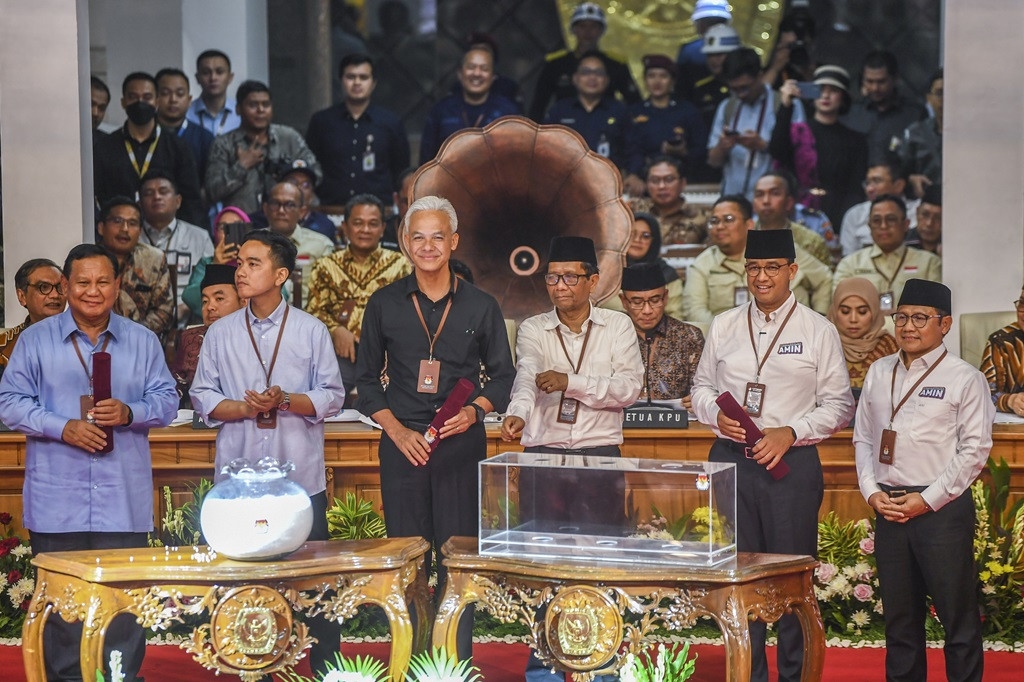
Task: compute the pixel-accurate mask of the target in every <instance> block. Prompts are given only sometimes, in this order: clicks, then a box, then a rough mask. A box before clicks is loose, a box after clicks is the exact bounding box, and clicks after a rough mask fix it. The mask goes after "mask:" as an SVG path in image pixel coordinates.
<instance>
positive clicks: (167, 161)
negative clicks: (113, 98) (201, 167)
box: [93, 71, 207, 225]
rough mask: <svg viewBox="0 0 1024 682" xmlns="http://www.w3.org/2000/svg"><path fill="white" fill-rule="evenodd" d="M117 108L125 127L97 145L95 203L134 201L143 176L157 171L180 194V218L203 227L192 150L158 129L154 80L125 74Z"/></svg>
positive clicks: (173, 135)
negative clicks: (121, 110) (123, 116)
mask: <svg viewBox="0 0 1024 682" xmlns="http://www.w3.org/2000/svg"><path fill="white" fill-rule="evenodd" d="M121 106H122V107H124V110H125V113H126V114H127V115H128V120H127V121H125V124H124V126H122V127H121V129H120V130H115V131H114V132H112V133H110V135H107V136H102V137H98V138H97V139H96V141H95V148H94V150H93V185H94V189H95V194H96V202H97V203H98V204H99V205H103V204H105V203H106V202H107V201H108V200H109V199H112V198H114V197H116V196H126V197H135V196H136V195H137V194H138V191H139V186H140V185H141V184H142V176H143V175H145V174H146V173H148V172H149V171H156V170H159V171H162V172H163V173H165V174H167V176H168V177H170V178H172V179H173V181H174V184H175V186H176V187H177V188H178V190H179V192H180V193H181V208H180V209H178V217H179V218H181V219H182V220H185V221H187V222H190V223H192V224H193V225H205V224H206V223H207V219H206V214H205V211H204V210H203V201H202V198H201V197H200V195H199V172H198V170H196V161H195V159H194V158H193V156H192V152H191V150H190V149H189V148H188V145H187V144H185V142H184V141H183V140H182V139H181V138H179V137H177V136H176V135H175V134H174V133H171V132H167V131H165V130H164V129H163V128H161V127H160V126H159V125H157V121H156V80H154V79H153V77H152V76H151V75H149V74H148V73H142V72H141V71H136V72H135V73H130V74H128V75H127V76H125V79H124V82H123V83H122V84H121Z"/></svg>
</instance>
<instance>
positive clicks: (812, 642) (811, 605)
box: [793, 571, 825, 682]
mask: <svg viewBox="0 0 1024 682" xmlns="http://www.w3.org/2000/svg"><path fill="white" fill-rule="evenodd" d="M811 575H812V574H811V572H810V571H808V572H806V573H804V574H803V575H802V576H801V584H802V585H803V599H802V600H801V601H800V602H798V603H796V604H794V605H793V612H794V613H795V614H796V617H797V619H798V620H799V621H800V627H801V629H802V630H803V633H804V668H803V673H802V674H801V676H800V680H801V682H818V681H819V680H821V675H822V672H823V670H824V668H825V626H824V624H823V623H822V621H821V611H820V610H819V609H818V600H817V598H816V597H815V596H814V584H813V582H812V578H811Z"/></svg>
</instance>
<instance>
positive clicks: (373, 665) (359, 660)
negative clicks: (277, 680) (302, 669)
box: [281, 653, 389, 682]
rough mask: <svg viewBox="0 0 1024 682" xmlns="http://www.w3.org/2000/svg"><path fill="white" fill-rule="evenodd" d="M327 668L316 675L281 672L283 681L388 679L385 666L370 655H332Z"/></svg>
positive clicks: (377, 681) (369, 681)
mask: <svg viewBox="0 0 1024 682" xmlns="http://www.w3.org/2000/svg"><path fill="white" fill-rule="evenodd" d="M327 665H328V668H329V670H328V671H327V672H325V673H323V674H320V675H317V676H316V677H303V676H302V675H299V674H298V673H297V672H295V671H294V670H288V671H286V672H284V673H282V674H281V679H282V680H284V682H384V681H385V680H387V679H389V676H388V670H387V667H386V666H385V665H384V664H383V663H381V662H380V661H378V660H377V659H376V658H373V657H372V656H366V657H365V658H364V657H362V656H356V657H355V658H351V659H349V658H345V657H344V656H342V655H341V654H340V653H337V654H335V655H334V662H333V663H328V664H327Z"/></svg>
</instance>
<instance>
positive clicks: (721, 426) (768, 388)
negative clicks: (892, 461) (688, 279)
mask: <svg viewBox="0 0 1024 682" xmlns="http://www.w3.org/2000/svg"><path fill="white" fill-rule="evenodd" d="M744 255H745V257H746V263H745V264H744V267H745V270H746V275H747V286H748V288H749V290H750V297H751V300H750V302H749V303H748V304H746V305H742V306H739V307H736V308H733V309H732V310H729V311H726V312H724V313H722V314H721V315H719V316H718V317H716V318H715V319H714V321H712V323H711V327H710V329H709V330H708V334H707V339H706V343H705V345H704V352H703V354H702V355H701V359H700V363H699V364H698V365H697V375H696V377H695V378H694V383H693V391H692V393H691V395H692V399H693V411H694V413H695V414H696V415H697V418H698V419H699V420H700V422H701V423H703V424H708V425H709V426H710V427H711V429H712V430H713V431H714V432H715V434H716V435H717V436H718V439H717V440H716V441H715V442H714V444H713V445H712V446H711V453H710V455H709V456H708V459H709V460H710V461H712V462H725V463H731V464H735V465H736V494H737V498H736V531H737V532H736V538H737V548H738V549H739V551H741V552H777V553H780V554H809V555H812V556H813V555H815V554H816V553H817V544H818V508H819V507H820V506H821V502H822V499H823V497H824V479H823V477H822V470H821V461H820V460H819V459H818V450H817V447H816V444H817V443H818V442H820V441H822V440H824V439H826V438H828V437H829V436H831V435H832V434H834V433H835V432H836V431H838V430H839V429H841V428H843V427H845V426H846V425H847V424H848V423H849V422H850V418H851V417H852V416H853V412H854V401H853V395H852V394H851V393H850V377H849V374H848V373H847V371H846V363H845V360H844V358H843V349H842V345H841V344H840V341H839V333H838V332H837V331H836V328H835V327H834V326H832V324H831V323H829V322H828V321H827V320H826V319H825V318H823V317H822V316H821V315H818V314H817V313H815V312H814V311H813V310H811V309H810V308H808V307H806V306H804V305H803V304H801V303H799V302H798V301H797V300H796V297H795V296H794V295H793V293H792V292H791V291H790V288H789V286H790V282H791V281H792V280H793V279H794V278H795V277H796V276H797V273H798V271H799V269H800V268H799V266H798V265H797V263H796V262H795V260H796V249H795V246H794V244H793V233H792V232H790V231H789V230H767V231H758V232H750V233H749V234H748V235H747V244H746V251H745V254H744ZM726 391H728V392H729V393H731V394H732V396H733V397H734V398H735V400H736V402H738V403H739V404H740V405H743V406H745V408H746V412H747V414H748V415H749V417H750V418H751V419H752V420H753V422H754V423H755V424H756V425H757V427H758V428H759V429H760V430H761V431H762V432H763V434H764V436H763V438H761V439H760V440H758V441H757V442H756V443H755V444H754V445H753V446H751V447H746V442H747V434H746V432H745V431H744V429H743V427H742V426H741V425H740V422H739V421H738V420H737V419H735V418H732V417H730V416H727V415H726V414H725V412H723V411H722V410H721V409H719V406H718V404H717V403H716V400H717V399H718V397H719V395H720V394H722V393H725V392H726ZM751 440H753V439H751ZM778 634H779V646H778V670H779V679H780V680H796V679H799V678H800V671H801V668H802V666H803V638H802V635H801V628H800V625H799V622H798V621H797V620H796V617H795V616H793V615H792V614H790V615H786V616H783V617H782V619H781V620H780V621H779V625H778ZM750 638H751V658H752V662H751V677H750V679H751V680H762V681H764V680H767V679H768V662H767V657H766V655H765V650H764V642H765V624H764V623H763V622H760V621H758V622H754V623H751V625H750Z"/></svg>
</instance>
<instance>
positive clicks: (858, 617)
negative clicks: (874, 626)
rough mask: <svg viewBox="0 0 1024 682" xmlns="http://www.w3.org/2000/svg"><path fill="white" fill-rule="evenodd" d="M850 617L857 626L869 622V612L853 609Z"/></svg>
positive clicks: (860, 626)
mask: <svg viewBox="0 0 1024 682" xmlns="http://www.w3.org/2000/svg"><path fill="white" fill-rule="evenodd" d="M850 619H851V620H852V621H853V623H854V624H855V625H856V626H857V627H859V628H862V627H865V626H866V625H868V624H869V623H870V622H871V614H869V613H868V612H867V611H855V612H854V613H853V615H852V616H850Z"/></svg>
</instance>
